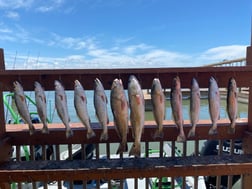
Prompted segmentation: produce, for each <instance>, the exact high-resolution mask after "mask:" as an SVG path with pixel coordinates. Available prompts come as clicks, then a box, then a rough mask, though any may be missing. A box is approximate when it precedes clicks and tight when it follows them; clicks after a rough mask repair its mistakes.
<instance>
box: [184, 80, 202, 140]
mask: <svg viewBox="0 0 252 189" xmlns="http://www.w3.org/2000/svg"><path fill="white" fill-rule="evenodd" d="M199 113H200V88H199V84H198V82H197V80H196V79H195V78H193V79H192V81H191V91H190V121H191V125H192V128H191V129H190V131H189V133H188V135H187V137H188V138H191V137H194V136H195V130H196V125H197V123H198V121H199Z"/></svg>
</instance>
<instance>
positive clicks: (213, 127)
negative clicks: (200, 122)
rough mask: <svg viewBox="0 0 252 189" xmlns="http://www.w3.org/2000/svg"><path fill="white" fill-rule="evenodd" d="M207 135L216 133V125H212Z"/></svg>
mask: <svg viewBox="0 0 252 189" xmlns="http://www.w3.org/2000/svg"><path fill="white" fill-rule="evenodd" d="M208 134H209V135H217V134H218V131H217V126H212V127H211V128H210V129H209V131H208Z"/></svg>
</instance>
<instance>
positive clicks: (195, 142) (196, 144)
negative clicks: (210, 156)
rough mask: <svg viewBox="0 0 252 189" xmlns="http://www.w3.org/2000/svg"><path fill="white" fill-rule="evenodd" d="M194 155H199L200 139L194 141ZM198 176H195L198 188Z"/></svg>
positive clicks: (195, 183)
mask: <svg viewBox="0 0 252 189" xmlns="http://www.w3.org/2000/svg"><path fill="white" fill-rule="evenodd" d="M194 155H195V156H199V140H195V141H194ZM198 179H199V177H198V176H195V177H194V189H198Z"/></svg>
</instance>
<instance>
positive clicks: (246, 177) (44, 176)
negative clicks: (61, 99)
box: [0, 47, 252, 189]
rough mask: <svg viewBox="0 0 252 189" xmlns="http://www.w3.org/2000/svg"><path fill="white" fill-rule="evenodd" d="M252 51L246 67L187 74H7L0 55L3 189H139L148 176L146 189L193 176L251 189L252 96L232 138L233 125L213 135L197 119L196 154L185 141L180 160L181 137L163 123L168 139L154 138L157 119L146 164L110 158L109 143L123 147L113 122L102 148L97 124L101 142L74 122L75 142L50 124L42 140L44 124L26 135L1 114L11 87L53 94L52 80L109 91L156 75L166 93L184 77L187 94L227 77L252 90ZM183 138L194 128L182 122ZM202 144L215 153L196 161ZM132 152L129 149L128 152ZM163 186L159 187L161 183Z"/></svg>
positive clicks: (223, 123)
mask: <svg viewBox="0 0 252 189" xmlns="http://www.w3.org/2000/svg"><path fill="white" fill-rule="evenodd" d="M251 55H252V51H251V47H248V51H247V66H242V67H194V68H192V67H188V68H153V69H151V68H150V69H96V70H92V69H90V70H89V69H77V70H74V69H68V70H65V69H63V70H5V66H4V54H3V50H1V51H0V61H1V62H0V63H1V69H0V160H1V163H0V183H1V184H0V188H9V187H10V186H11V183H15V182H17V183H18V184H17V187H18V188H21V187H22V182H31V184H32V186H33V187H34V188H36V182H38V181H40V182H42V183H44V188H47V187H48V185H47V183H48V182H50V181H59V182H58V183H59V184H58V188H61V187H62V185H61V183H62V182H61V181H69V187H70V188H74V181H79V180H81V181H83V182H82V183H83V184H82V188H87V182H88V181H89V180H96V181H97V184H96V187H97V188H99V187H100V183H101V182H102V181H103V180H106V181H107V182H108V187H109V188H112V186H113V183H112V180H115V179H116V180H120V181H121V182H120V188H123V186H124V185H123V180H124V179H126V178H133V179H135V182H134V183H135V184H134V188H140V186H139V184H138V182H140V178H141V179H142V178H144V179H145V180H144V181H145V183H146V188H149V184H148V183H149V178H151V177H156V178H164V177H171V186H172V188H175V179H176V178H177V177H181V178H182V185H181V187H182V188H186V176H192V177H193V178H195V183H194V186H195V188H198V184H197V182H198V179H197V178H198V177H199V176H216V178H217V179H216V184H215V185H216V188H220V185H221V176H223V175H228V180H227V187H228V188H232V178H233V176H234V175H240V176H241V179H242V182H241V183H242V184H241V188H244V189H249V188H251V185H252V175H251V174H252V104H251V103H252V93H249V104H248V118H246V119H238V120H237V124H236V132H235V134H229V133H228V132H227V131H228V126H229V120H226V119H221V120H219V122H218V134H217V135H214V136H209V135H208V130H209V128H210V126H211V122H210V120H200V121H199V124H198V126H197V131H196V136H195V137H193V138H190V139H188V142H193V143H194V145H195V150H194V154H195V155H194V156H191V154H187V145H188V142H185V143H182V146H183V147H182V156H181V157H177V156H176V155H175V154H176V147H175V146H176V144H177V142H176V137H177V134H178V130H177V128H176V126H175V125H174V123H173V121H172V120H166V121H165V122H164V137H163V138H162V139H153V132H154V129H155V128H156V125H155V123H154V121H145V128H144V133H143V135H142V143H143V148H142V152H143V153H144V154H145V157H142V158H122V157H118V158H111V154H114V153H115V152H114V151H111V144H114V143H119V142H120V139H119V138H118V136H117V133H116V131H115V128H114V124H113V122H110V123H109V139H108V141H106V142H101V141H100V140H99V136H100V133H101V129H100V127H99V125H98V124H97V123H92V127H93V128H94V131H95V133H96V137H95V138H92V139H89V140H88V139H86V137H85V136H86V129H85V128H84V127H83V126H82V124H81V123H72V129H73V132H74V136H73V137H71V138H68V139H67V138H66V137H65V129H64V126H63V124H61V123H52V124H49V130H50V133H49V134H42V133H41V132H40V129H41V127H42V125H41V124H39V123H38V124H35V127H36V130H37V132H35V134H34V135H31V136H30V135H29V131H28V129H27V128H28V127H27V125H26V124H16V125H14V124H6V122H5V116H4V104H3V92H4V91H11V90H12V89H13V81H15V80H17V81H20V82H21V83H22V85H23V88H24V90H25V91H33V90H34V89H33V86H34V81H39V82H40V83H41V84H42V85H43V86H44V88H45V90H54V80H56V79H57V80H60V81H61V82H62V83H64V86H65V89H66V90H73V81H74V80H75V79H78V80H79V81H80V82H81V83H82V84H83V86H84V87H85V90H93V81H94V79H95V78H96V77H97V78H100V80H101V81H102V83H103V85H104V87H105V89H110V87H111V84H112V81H113V79H115V78H121V79H122V81H123V82H124V86H127V81H128V78H129V76H130V75H132V74H133V75H135V76H136V77H137V78H138V79H139V81H140V83H141V85H142V88H143V89H150V87H151V83H152V80H153V78H154V77H158V78H159V79H160V80H161V82H162V85H163V87H164V88H166V89H168V88H170V87H171V83H172V79H173V77H175V76H179V77H180V79H181V84H182V88H190V81H191V79H192V78H193V77H196V78H197V80H198V82H199V85H200V87H201V88H207V87H208V82H209V78H210V77H211V76H214V77H215V78H216V79H217V81H218V85H219V87H221V88H226V87H227V83H228V80H229V78H230V77H235V79H236V82H237V85H238V87H249V90H251V89H252V88H251V87H252V66H250V65H252V61H251V60H252V56H251ZM184 128H185V133H186V134H187V133H188V131H189V129H190V123H189V121H188V120H185V124H184ZM202 140H217V141H218V143H219V151H218V155H212V156H199V150H200V149H199V143H200V142H201V141H202ZM225 140H230V153H229V154H228V155H227V154H223V153H222V146H223V141H225ZM235 140H241V141H242V144H243V146H242V147H243V152H244V154H240V155H235V154H234V153H233V149H234V141H235ZM128 141H129V142H133V138H132V135H131V127H130V129H129V133H128ZM154 142H155V143H158V146H159V157H155V158H150V157H149V156H150V154H149V146H150V145H151V144H152V143H154ZM166 142H168V143H169V144H170V145H171V149H172V151H171V156H170V157H164V155H163V146H164V143H166ZM72 144H80V146H81V151H82V156H81V159H79V160H74V159H73V152H72ZM87 144H94V146H95V147H96V148H95V158H93V159H86V153H85V147H86V145H87ZM23 145H28V146H29V149H30V159H31V160H30V161H22V158H21V155H20V151H21V150H20V149H21V148H22V146H23ZM36 145H41V146H42V160H39V161H36V160H35V159H36V157H35V147H36ZM48 145H54V146H55V149H56V157H55V159H53V160H48V159H47V153H49V152H48V151H47V146H48ZM60 145H66V146H67V149H68V153H69V154H68V157H69V158H68V160H60ZM12 146H15V147H16V152H15V153H16V161H9V158H10V155H11V150H12V148H11V147H12ZM129 147H130V146H129ZM100 148H105V151H106V159H100V155H101V154H100V151H99V149H100ZM159 180H160V182H159V188H162V183H161V179H159Z"/></svg>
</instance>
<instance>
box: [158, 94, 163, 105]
mask: <svg viewBox="0 0 252 189" xmlns="http://www.w3.org/2000/svg"><path fill="white" fill-rule="evenodd" d="M159 101H160V103H163V101H164V98H163V96H162V95H161V94H159Z"/></svg>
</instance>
